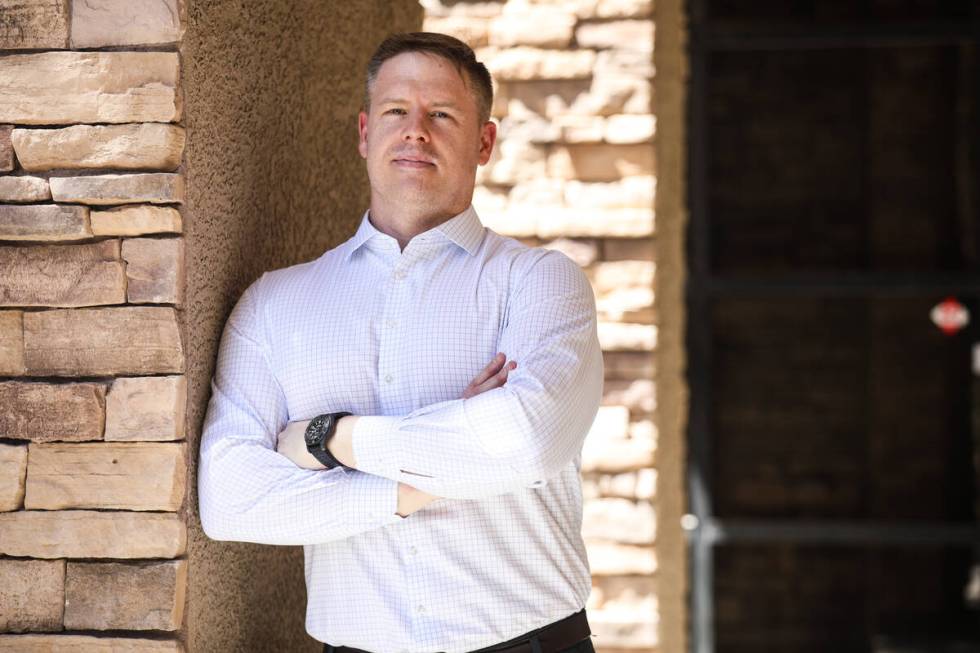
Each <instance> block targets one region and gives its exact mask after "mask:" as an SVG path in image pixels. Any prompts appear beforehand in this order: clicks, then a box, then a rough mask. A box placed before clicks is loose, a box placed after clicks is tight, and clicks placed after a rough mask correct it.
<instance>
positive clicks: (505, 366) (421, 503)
mask: <svg viewBox="0 0 980 653" xmlns="http://www.w3.org/2000/svg"><path fill="white" fill-rule="evenodd" d="M516 367H517V361H510V362H508V361H507V356H505V355H504V354H497V355H496V356H494V357H493V358H492V359H491V360H490V362H489V363H488V364H487V366H486V367H484V368H483V370H481V371H480V373H479V374H477V375H476V376H475V377H474V378H473V380H472V381H470V384H469V385H468V386H466V389H465V390H463V397H462V398H463V399H469V398H470V397H475V396H476V395H478V394H481V393H483V392H486V391H487V390H493V389H494V388H499V387H500V386H502V385H504V384H505V383H507V374H508V373H510V372H511V371H512V370H513V369H515V368H516ZM438 498H440V497H437V496H433V495H431V494H426V493H425V492H423V491H422V490H418V489H416V488H414V487H412V486H411V485H406V484H404V483H399V484H398V508H397V509H396V512H397V513H398V515H399V516H400V517H408V516H409V515H411V514H412V513H413V512H416V511H418V510H421V509H422V508H424V507H425V506H427V505H429V504H430V503H432V502H433V501H435V500H436V499H438Z"/></svg>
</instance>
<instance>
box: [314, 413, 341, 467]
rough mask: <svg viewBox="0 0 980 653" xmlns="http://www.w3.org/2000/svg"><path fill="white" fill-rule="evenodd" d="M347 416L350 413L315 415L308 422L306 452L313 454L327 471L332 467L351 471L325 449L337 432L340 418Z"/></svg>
mask: <svg viewBox="0 0 980 653" xmlns="http://www.w3.org/2000/svg"><path fill="white" fill-rule="evenodd" d="M348 415H350V413H325V414H323V415H317V416H316V417H314V418H313V419H311V420H310V423H309V424H308V425H307V427H306V434H305V435H306V450H307V451H309V452H310V453H311V454H313V457H314V458H316V459H317V460H319V461H320V462H321V463H323V464H324V466H326V468H327V469H333V468H334V467H344V468H345V469H351V468H350V467H347V465H345V464H343V463H342V462H340V461H339V460H337V458H336V457H335V456H334V455H333V454H332V453H330V450H329V449H327V445H328V444H330V439H331V438H332V437H333V436H334V433H336V432H337V422H339V421H340V418H341V417H347V416H348Z"/></svg>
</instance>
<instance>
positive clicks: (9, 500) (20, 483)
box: [0, 443, 27, 592]
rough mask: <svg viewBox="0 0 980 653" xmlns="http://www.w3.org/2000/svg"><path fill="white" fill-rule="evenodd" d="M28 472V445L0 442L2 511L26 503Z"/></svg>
mask: <svg viewBox="0 0 980 653" xmlns="http://www.w3.org/2000/svg"><path fill="white" fill-rule="evenodd" d="M26 474H27V445H24V444H3V443H0V512H8V511H10V510H19V509H20V507H21V506H22V505H23V504H24V478H25V476H26ZM0 592H2V590H0Z"/></svg>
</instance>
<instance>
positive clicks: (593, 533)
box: [582, 497, 657, 545]
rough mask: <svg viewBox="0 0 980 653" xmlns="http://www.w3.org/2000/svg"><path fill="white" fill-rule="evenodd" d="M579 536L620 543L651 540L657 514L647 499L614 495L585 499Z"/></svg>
mask: <svg viewBox="0 0 980 653" xmlns="http://www.w3.org/2000/svg"><path fill="white" fill-rule="evenodd" d="M582 537H584V538H585V539H586V540H608V541H612V542H619V543H621V544H650V545H652V544H653V543H654V541H655V540H656V537H657V518H656V515H655V514H654V511H653V505H652V504H651V503H650V502H649V501H630V500H629V499H621V498H616V497H604V498H595V499H592V500H590V501H586V502H585V509H584V513H583V515H582Z"/></svg>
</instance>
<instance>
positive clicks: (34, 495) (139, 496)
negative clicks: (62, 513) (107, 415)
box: [24, 442, 187, 511]
mask: <svg viewBox="0 0 980 653" xmlns="http://www.w3.org/2000/svg"><path fill="white" fill-rule="evenodd" d="M185 467H186V463H185V460H184V447H183V446H182V445H181V444H178V443H162V442H145V443H144V442H139V443H136V442H125V443H118V444H109V443H101V442H100V443H88V444H58V443H50V444H32V445H30V447H29V449H28V455H27V492H26V495H25V496H24V507H25V508H27V509H28V510H35V509H37V510H61V509H64V508H114V509H120V510H167V511H175V510H178V509H179V508H180V504H181V502H182V501H183V500H184V486H185V485H186V480H187V478H186V477H187V472H186V469H185Z"/></svg>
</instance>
